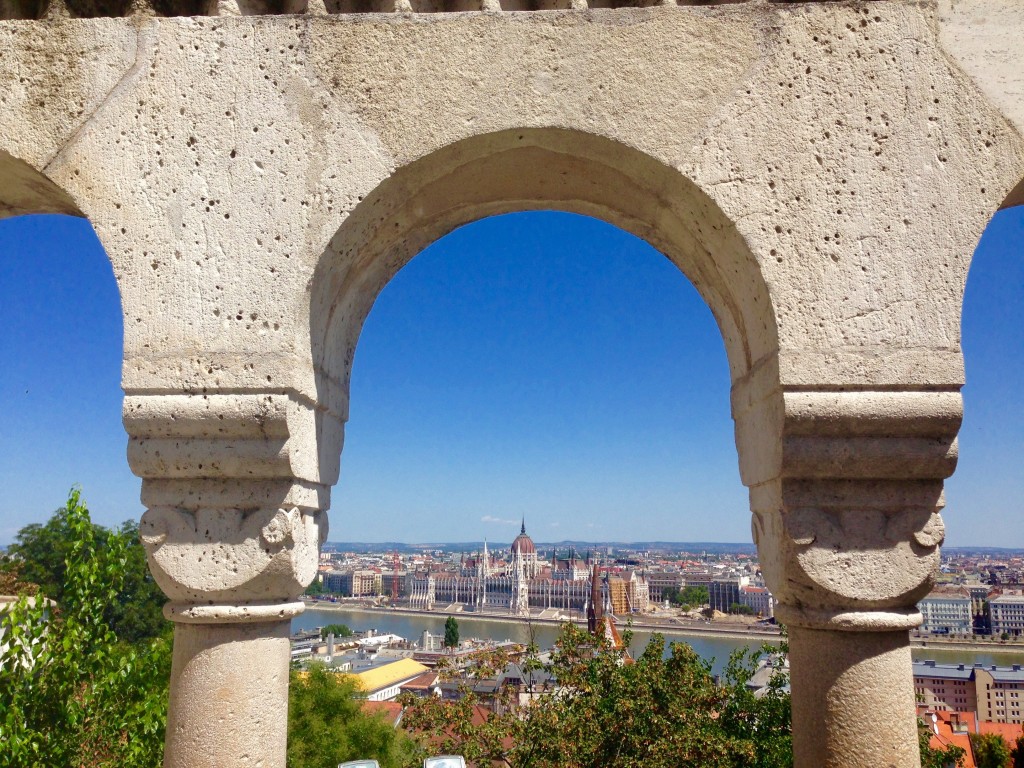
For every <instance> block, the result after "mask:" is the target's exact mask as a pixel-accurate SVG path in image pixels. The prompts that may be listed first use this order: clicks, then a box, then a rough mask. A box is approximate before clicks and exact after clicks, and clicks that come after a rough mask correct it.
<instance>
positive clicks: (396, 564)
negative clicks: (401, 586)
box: [391, 549, 402, 605]
mask: <svg viewBox="0 0 1024 768" xmlns="http://www.w3.org/2000/svg"><path fill="white" fill-rule="evenodd" d="M401 567H402V561H401V560H400V559H399V557H398V550H397V549H396V550H395V551H394V552H392V553H391V569H392V573H391V604H392V605H395V604H396V603H397V602H398V571H399V569H400V568H401Z"/></svg>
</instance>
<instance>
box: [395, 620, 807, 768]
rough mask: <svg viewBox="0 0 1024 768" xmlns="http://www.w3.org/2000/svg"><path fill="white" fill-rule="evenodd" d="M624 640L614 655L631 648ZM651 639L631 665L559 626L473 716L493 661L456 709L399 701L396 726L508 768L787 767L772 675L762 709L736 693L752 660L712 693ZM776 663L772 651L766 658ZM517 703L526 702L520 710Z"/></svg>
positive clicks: (709, 680)
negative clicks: (545, 650)
mask: <svg viewBox="0 0 1024 768" xmlns="http://www.w3.org/2000/svg"><path fill="white" fill-rule="evenodd" d="M629 634H630V633H628V632H627V633H626V637H625V638H624V643H623V647H628V644H629ZM664 651H665V646H664V639H663V638H662V637H661V636H660V635H655V636H653V637H652V639H651V641H650V643H648V645H647V648H646V649H645V650H644V652H643V653H642V654H641V655H640V657H639V658H637V659H636V660H635V661H630V660H627V659H626V658H625V651H624V650H623V649H622V648H618V647H613V646H612V644H611V643H610V642H609V641H608V640H607V639H606V638H604V637H603V636H602V637H593V636H591V635H589V634H588V633H586V632H584V631H583V630H581V629H579V628H577V627H575V626H572V625H566V626H565V627H564V628H563V630H562V633H561V636H560V638H559V640H558V643H557V645H556V648H555V650H554V652H553V654H552V657H551V661H550V662H542V661H541V660H540V658H539V657H538V656H537V655H536V654H535V653H534V654H528V655H527V657H526V658H525V659H522V660H520V661H519V662H518V666H519V668H520V670H521V675H522V677H521V679H522V684H521V685H520V686H518V687H511V686H505V687H503V688H502V689H501V690H500V692H499V693H498V695H497V700H496V702H495V706H494V707H493V708H492V709H490V710H488V711H487V712H486V714H484V715H483V716H481V710H480V708H479V706H478V705H479V704H481V703H483V701H482V700H481V699H480V698H479V696H478V695H477V694H476V692H475V690H476V689H475V685H474V684H475V682H477V681H478V680H479V679H481V678H487V677H492V676H494V675H495V673H496V670H500V669H502V668H504V665H503V663H502V660H501V659H500V658H499V657H498V656H497V655H495V654H487V655H486V656H484V657H483V660H482V661H480V660H478V662H477V664H476V665H475V666H474V668H473V669H471V670H470V671H469V672H468V673H463V674H462V676H461V677H459V678H458V680H459V687H460V693H461V698H459V699H458V700H457V701H447V700H439V699H436V698H433V697H427V698H417V697H414V696H411V695H403V697H402V698H401V701H402V702H403V704H405V706H406V713H405V717H404V719H403V723H404V724H405V726H406V728H408V729H410V730H411V731H412V732H414V733H416V734H418V737H419V738H421V739H422V740H423V741H424V743H425V744H427V745H429V748H430V750H431V751H432V752H433V753H435V754H436V753H443V752H451V753H455V754H461V755H463V756H464V757H466V759H467V761H468V762H472V763H475V764H477V765H485V764H487V762H489V761H497V762H502V763H504V764H506V765H508V766H510V767H511V768H598V766H602V767H603V766H640V765H643V766H645V767H649V768H670V767H671V768H685V767H687V766H693V767H694V768H696V767H697V766H700V768H736V767H737V766H744V767H749V768H785V767H786V766H790V765H792V747H791V741H790V710H789V697H788V695H787V694H786V693H785V691H784V681H783V679H782V677H781V675H780V676H779V677H778V679H777V680H773V686H774V687H773V688H772V690H771V691H769V693H768V695H767V696H765V697H764V699H762V700H759V699H757V698H756V697H754V696H753V694H752V693H750V692H749V691H748V690H747V688H746V685H745V682H746V681H747V680H749V678H750V675H752V674H753V669H754V668H755V666H756V660H757V659H758V658H759V657H760V654H752V655H750V656H747V655H737V656H736V657H735V658H733V659H732V660H731V662H730V671H727V674H726V682H725V684H724V685H719V684H718V683H717V682H716V680H715V677H714V676H713V675H712V674H711V668H710V664H709V663H708V662H706V661H704V660H703V659H701V658H700V657H699V656H698V655H697V653H696V652H695V651H694V650H693V649H692V648H691V647H690V646H688V645H685V644H682V643H676V644H673V645H672V646H671V649H670V653H669V654H668V655H667V656H666V654H665V652H664ZM773 653H774V652H773ZM522 697H526V698H528V699H530V704H529V705H528V706H521V705H520V704H521V702H522V700H523V698H522Z"/></svg>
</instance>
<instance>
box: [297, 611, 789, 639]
mask: <svg viewBox="0 0 1024 768" xmlns="http://www.w3.org/2000/svg"><path fill="white" fill-rule="evenodd" d="M306 606H307V607H309V608H315V609H316V610H326V611H338V612H341V613H344V612H346V611H348V612H360V613H372V614H380V615H382V616H387V615H392V616H394V615H397V616H430V617H434V618H437V617H445V616H454V617H455V618H456V619H474V620H479V621H493V622H498V623H503V624H516V625H523V624H526V623H530V624H538V625H543V626H550V627H560V626H561V625H563V624H565V623H566V620H563V619H548V618H540V617H537V616H531V617H530V618H529V619H525V618H519V617H516V616H509V615H507V614H500V613H476V612H455V613H451V614H449V613H446V612H445V611H426V610H421V609H418V608H405V607H399V608H381V607H376V606H368V605H365V604H345V603H327V602H322V601H317V602H313V601H310V600H307V601H306ZM572 623H573V624H576V625H578V626H586V624H587V622H586V621H585V620H584V619H582V618H573V619H572ZM618 626H619V629H620V630H622V629H625V628H626V624H625V623H624V622H621V621H620V622H619V624H618ZM632 629H633V630H634V631H639V632H660V633H662V634H666V635H668V634H671V635H682V636H685V637H714V638H722V639H730V640H753V641H756V642H765V643H772V644H773V645H778V644H779V643H780V642H782V637H781V635H780V634H779V631H778V629H763V630H752V629H749V628H747V627H725V626H722V625H717V626H716V625H712V624H697V623H694V622H683V621H679V620H671V621H666V622H650V621H646V622H645V621H636V620H635V619H634V621H633V622H632Z"/></svg>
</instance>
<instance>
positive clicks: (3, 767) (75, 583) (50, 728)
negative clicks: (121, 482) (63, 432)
mask: <svg viewBox="0 0 1024 768" xmlns="http://www.w3.org/2000/svg"><path fill="white" fill-rule="evenodd" d="M61 525H62V527H63V528H64V530H65V532H66V537H65V538H64V539H63V540H62V543H63V544H66V546H65V547H64V550H63V551H64V562H63V563H62V565H61V568H60V570H59V572H60V582H59V583H58V584H54V583H52V582H47V587H45V588H44V589H43V590H41V592H40V593H39V594H38V595H36V596H35V597H34V598H30V597H29V596H27V595H23V596H21V597H20V598H19V600H18V601H17V602H15V603H14V604H12V605H11V606H10V607H9V608H8V609H7V610H6V611H4V612H3V613H0V635H2V636H3V638H4V644H3V646H0V702H2V704H3V706H2V707H0V744H3V749H0V768H7V767H8V766H10V767H11V768H13V767H14V766H47V768H65V767H66V768H72V767H74V768H79V767H80V766H90V768H106V767H107V766H111V768H112V767H113V766H119V767H122V768H128V767H131V768H134V767H135V766H139V768H152V767H153V766H155V765H157V764H159V762H160V756H161V753H162V750H163V734H164V726H165V722H166V703H167V682H166V681H167V680H168V677H169V674H170V658H171V656H170V642H169V640H168V639H167V638H164V637H160V638H155V639H150V640H148V641H146V642H145V643H140V644H137V645H134V646H133V645H128V644H126V643H119V642H118V640H117V637H116V636H115V635H114V632H113V630H112V629H111V627H110V624H109V623H108V620H107V617H106V615H105V609H106V608H107V607H108V606H109V605H110V604H111V602H113V601H114V600H116V598H117V597H118V595H119V594H120V593H121V591H122V589H123V587H124V573H125V569H126V565H127V564H128V563H129V561H130V553H129V549H130V546H131V543H130V542H129V541H128V537H127V536H125V535H124V534H123V533H121V532H113V531H105V532H104V531H100V532H97V529H96V527H95V526H93V524H92V522H91V521H90V519H89V511H88V509H87V508H86V506H85V504H84V503H83V502H82V501H81V499H80V494H79V491H78V489H72V491H71V493H70V495H69V497H68V503H67V506H66V507H65V508H64V509H63V510H62V511H61ZM44 581H45V580H44ZM47 588H49V589H52V591H53V592H56V593H59V594H60V599H59V600H56V601H52V600H51V599H50V598H52V595H48V594H47V593H46V589H47Z"/></svg>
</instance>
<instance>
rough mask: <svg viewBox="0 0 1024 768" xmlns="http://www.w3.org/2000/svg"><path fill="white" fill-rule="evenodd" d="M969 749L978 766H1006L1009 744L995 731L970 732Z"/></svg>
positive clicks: (1001, 767) (1007, 764) (990, 767)
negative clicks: (972, 752)
mask: <svg viewBox="0 0 1024 768" xmlns="http://www.w3.org/2000/svg"><path fill="white" fill-rule="evenodd" d="M971 749H972V750H973V751H974V762H976V763H977V764H978V768H1008V766H1009V765H1010V745H1009V744H1007V743H1006V740H1005V739H1004V738H1003V737H1002V736H1000V735H999V734H997V733H972V734H971Z"/></svg>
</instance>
